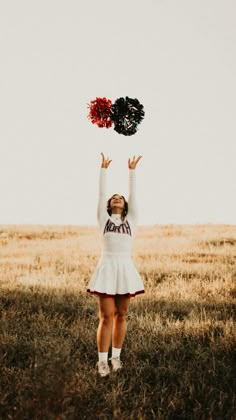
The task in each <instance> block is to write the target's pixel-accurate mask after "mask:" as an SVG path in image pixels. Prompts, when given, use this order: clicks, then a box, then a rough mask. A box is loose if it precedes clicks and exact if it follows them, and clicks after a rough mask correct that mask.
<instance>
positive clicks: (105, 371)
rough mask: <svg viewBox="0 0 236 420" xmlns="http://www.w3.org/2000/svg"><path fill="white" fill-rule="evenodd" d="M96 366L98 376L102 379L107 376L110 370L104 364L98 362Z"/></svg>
mask: <svg viewBox="0 0 236 420" xmlns="http://www.w3.org/2000/svg"><path fill="white" fill-rule="evenodd" d="M97 366H98V373H99V375H100V376H102V377H103V378H104V377H105V376H107V375H109V373H110V368H109V366H108V364H107V363H106V362H98V363H97Z"/></svg>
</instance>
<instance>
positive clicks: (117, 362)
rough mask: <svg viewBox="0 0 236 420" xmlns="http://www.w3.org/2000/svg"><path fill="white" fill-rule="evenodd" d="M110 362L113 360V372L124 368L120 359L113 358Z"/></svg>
mask: <svg viewBox="0 0 236 420" xmlns="http://www.w3.org/2000/svg"><path fill="white" fill-rule="evenodd" d="M110 360H111V364H112V369H113V372H116V371H117V370H119V369H121V368H122V362H121V360H120V358H119V357H112V358H111V359H110Z"/></svg>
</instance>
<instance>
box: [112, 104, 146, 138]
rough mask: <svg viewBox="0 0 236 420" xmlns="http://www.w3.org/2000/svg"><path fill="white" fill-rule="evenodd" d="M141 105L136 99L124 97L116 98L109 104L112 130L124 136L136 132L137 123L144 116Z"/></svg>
mask: <svg viewBox="0 0 236 420" xmlns="http://www.w3.org/2000/svg"><path fill="white" fill-rule="evenodd" d="M144 114H145V113H144V110H143V105H142V104H140V102H139V101H138V99H132V98H129V97H128V96H126V97H125V98H119V99H117V100H116V101H115V102H114V104H113V105H112V106H111V111H110V115H111V119H112V121H113V123H114V130H115V131H117V133H119V134H123V135H124V136H132V135H133V134H135V133H136V132H137V129H138V125H139V124H140V122H141V121H142V120H143V118H144Z"/></svg>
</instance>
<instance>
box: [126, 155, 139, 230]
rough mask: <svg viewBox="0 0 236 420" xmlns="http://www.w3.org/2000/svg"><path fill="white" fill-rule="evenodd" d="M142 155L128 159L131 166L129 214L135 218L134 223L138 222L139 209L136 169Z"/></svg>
mask: <svg viewBox="0 0 236 420" xmlns="http://www.w3.org/2000/svg"><path fill="white" fill-rule="evenodd" d="M141 157H142V156H138V157H137V158H135V156H133V159H129V160H128V167H129V198H128V206H129V208H128V214H129V216H130V218H131V219H133V221H134V223H137V218H138V210H137V203H136V174H135V169H136V166H137V163H138V162H139V161H140V159H141Z"/></svg>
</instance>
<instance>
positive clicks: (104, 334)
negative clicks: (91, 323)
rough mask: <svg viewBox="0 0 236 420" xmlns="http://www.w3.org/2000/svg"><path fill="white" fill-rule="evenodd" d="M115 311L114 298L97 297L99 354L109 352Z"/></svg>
mask: <svg viewBox="0 0 236 420" xmlns="http://www.w3.org/2000/svg"><path fill="white" fill-rule="evenodd" d="M115 310H116V308H115V298H113V297H104V296H99V325H98V330H97V346H98V351H99V352H108V350H109V346H110V342H111V333H112V323H113V318H114V315H115Z"/></svg>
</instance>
